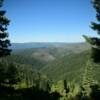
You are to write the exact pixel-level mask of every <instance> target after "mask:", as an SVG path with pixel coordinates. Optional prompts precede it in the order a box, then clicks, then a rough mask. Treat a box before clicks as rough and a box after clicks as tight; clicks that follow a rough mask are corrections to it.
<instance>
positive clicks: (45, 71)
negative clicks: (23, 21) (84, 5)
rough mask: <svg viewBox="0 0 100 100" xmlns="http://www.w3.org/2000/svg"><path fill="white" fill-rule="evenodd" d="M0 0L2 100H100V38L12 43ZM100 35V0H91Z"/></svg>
mask: <svg viewBox="0 0 100 100" xmlns="http://www.w3.org/2000/svg"><path fill="white" fill-rule="evenodd" d="M3 1H4V0H0V100H99V99H100V77H99V75H100V38H99V37H88V36H86V35H83V37H84V38H85V40H86V43H28V44H25V43H23V44H20V43H19V44H14V43H13V44H12V46H11V43H10V40H9V37H8V32H7V26H8V25H9V23H10V20H9V19H8V18H7V17H6V16H5V13H6V11H4V10H2V6H3ZM92 4H93V7H94V9H95V10H96V19H97V21H98V23H95V22H92V23H91V28H92V29H93V30H95V31H97V34H98V35H100V0H93V1H92Z"/></svg>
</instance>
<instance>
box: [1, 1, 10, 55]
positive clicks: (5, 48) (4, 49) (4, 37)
mask: <svg viewBox="0 0 100 100" xmlns="http://www.w3.org/2000/svg"><path fill="white" fill-rule="evenodd" d="M2 4H3V0H0V57H4V56H7V55H9V54H10V52H11V50H10V49H9V46H10V45H11V44H10V41H9V39H8V32H7V26H8V25H9V22H10V21H9V20H8V18H7V17H6V16H5V13H6V11H4V10H2V9H1V8H2Z"/></svg>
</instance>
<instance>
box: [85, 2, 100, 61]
mask: <svg viewBox="0 0 100 100" xmlns="http://www.w3.org/2000/svg"><path fill="white" fill-rule="evenodd" d="M92 3H93V7H94V9H95V10H96V19H97V21H98V23H95V22H92V23H91V28H92V29H93V30H95V31H97V34H98V35H100V0H93V1H92ZM84 38H85V39H86V41H87V42H88V43H90V44H91V46H92V56H91V57H92V58H93V60H94V62H100V37H87V36H85V35H84Z"/></svg>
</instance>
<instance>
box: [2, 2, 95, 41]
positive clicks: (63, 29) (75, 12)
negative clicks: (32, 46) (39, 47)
mask: <svg viewBox="0 0 100 100" xmlns="http://www.w3.org/2000/svg"><path fill="white" fill-rule="evenodd" d="M3 9H5V10H6V11H7V13H6V16H7V17H8V18H9V19H10V20H11V23H10V25H9V27H8V32H9V33H10V34H9V38H10V40H11V42H82V41H84V39H83V37H82V35H83V34H86V35H90V36H95V34H96V33H95V32H94V31H93V30H92V29H90V27H89V25H90V22H91V21H95V10H94V9H93V7H92V4H91V0H5V2H4V6H3Z"/></svg>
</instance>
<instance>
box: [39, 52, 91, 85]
mask: <svg viewBox="0 0 100 100" xmlns="http://www.w3.org/2000/svg"><path fill="white" fill-rule="evenodd" d="M88 58H89V52H88V51H85V52H82V53H79V54H70V55H67V56H64V57H62V58H60V59H57V60H55V61H53V62H52V63H50V64H48V65H47V66H45V67H44V68H43V69H41V71H42V72H43V73H44V74H46V75H47V76H48V77H50V78H51V79H53V81H58V80H62V79H66V80H68V81H75V82H78V83H79V82H81V81H82V77H83V73H84V70H85V66H86V62H87V60H88Z"/></svg>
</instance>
